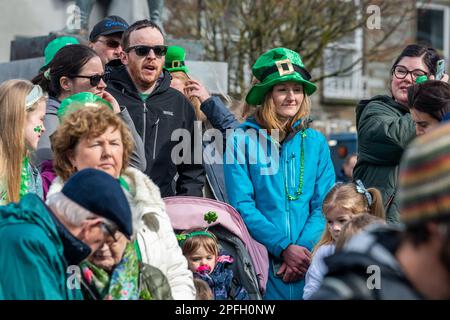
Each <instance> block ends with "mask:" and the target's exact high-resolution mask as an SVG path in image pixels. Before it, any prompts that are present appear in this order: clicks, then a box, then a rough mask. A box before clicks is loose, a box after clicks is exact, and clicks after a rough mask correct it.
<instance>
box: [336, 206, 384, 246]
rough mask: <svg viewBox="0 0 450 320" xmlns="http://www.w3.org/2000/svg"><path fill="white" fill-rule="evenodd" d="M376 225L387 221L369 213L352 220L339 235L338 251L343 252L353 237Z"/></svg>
mask: <svg viewBox="0 0 450 320" xmlns="http://www.w3.org/2000/svg"><path fill="white" fill-rule="evenodd" d="M374 223H381V224H384V223H386V221H385V220H384V219H381V218H380V217H376V216H374V215H371V214H370V213H367V212H365V213H361V214H357V215H355V216H353V217H352V219H351V220H349V221H347V222H346V223H345V224H344V225H343V226H342V230H341V232H340V233H339V238H338V239H337V241H336V250H341V249H342V248H343V247H344V245H345V244H346V243H347V242H348V241H349V240H350V238H351V237H353V236H354V235H355V234H357V233H358V232H360V231H361V230H363V229H364V228H365V227H367V226H368V225H370V224H374Z"/></svg>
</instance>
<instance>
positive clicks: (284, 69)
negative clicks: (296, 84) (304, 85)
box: [275, 59, 295, 76]
mask: <svg viewBox="0 0 450 320" xmlns="http://www.w3.org/2000/svg"><path fill="white" fill-rule="evenodd" d="M275 64H276V66H277V69H278V74H279V75H280V76H284V75H287V74H292V73H294V72H295V70H294V66H293V65H292V62H291V60H289V59H285V60H279V61H275Z"/></svg>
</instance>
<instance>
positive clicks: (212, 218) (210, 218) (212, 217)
mask: <svg viewBox="0 0 450 320" xmlns="http://www.w3.org/2000/svg"><path fill="white" fill-rule="evenodd" d="M217 218H218V216H217V213H215V212H214V211H208V212H207V213H205V215H204V216H203V219H205V221H206V222H208V224H211V223H213V222H216V220H217Z"/></svg>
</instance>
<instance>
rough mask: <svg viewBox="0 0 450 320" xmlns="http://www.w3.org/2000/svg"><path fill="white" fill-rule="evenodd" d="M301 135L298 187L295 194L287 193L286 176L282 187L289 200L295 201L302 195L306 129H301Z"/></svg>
mask: <svg viewBox="0 0 450 320" xmlns="http://www.w3.org/2000/svg"><path fill="white" fill-rule="evenodd" d="M300 134H301V135H302V146H301V149H300V177H299V181H298V188H297V191H296V192H295V195H290V194H289V189H288V183H287V177H284V178H285V179H284V187H285V189H286V195H287V198H288V200H289V201H296V200H298V199H300V196H301V195H302V193H303V192H302V189H303V173H304V171H305V147H304V142H305V138H306V129H303V130H302V131H301V133H300Z"/></svg>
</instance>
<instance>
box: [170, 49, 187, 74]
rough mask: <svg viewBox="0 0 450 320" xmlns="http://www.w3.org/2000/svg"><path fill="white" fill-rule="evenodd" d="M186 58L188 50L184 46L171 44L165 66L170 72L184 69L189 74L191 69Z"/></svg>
mask: <svg viewBox="0 0 450 320" xmlns="http://www.w3.org/2000/svg"><path fill="white" fill-rule="evenodd" d="M185 59H186V51H185V50H184V48H182V47H178V46H170V47H169V48H167V53H166V63H165V65H164V67H165V68H166V69H167V71H169V72H175V71H183V72H184V73H186V74H188V72H189V69H188V67H186V65H185V64H184V60H185Z"/></svg>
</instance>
